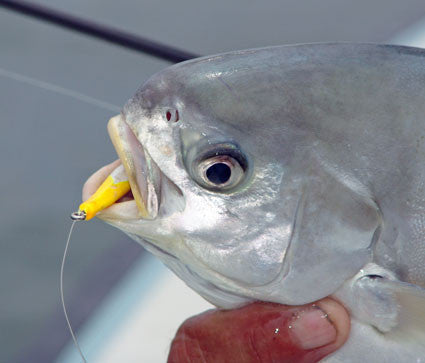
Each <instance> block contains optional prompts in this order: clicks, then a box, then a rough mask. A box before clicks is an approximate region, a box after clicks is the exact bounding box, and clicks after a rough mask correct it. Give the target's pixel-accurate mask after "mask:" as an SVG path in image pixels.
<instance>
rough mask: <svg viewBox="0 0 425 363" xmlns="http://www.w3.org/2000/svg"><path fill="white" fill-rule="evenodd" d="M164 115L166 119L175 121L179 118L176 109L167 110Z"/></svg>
mask: <svg viewBox="0 0 425 363" xmlns="http://www.w3.org/2000/svg"><path fill="white" fill-rule="evenodd" d="M165 117H166V119H167V121H172V122H177V121H179V120H180V116H179V111H178V110H167V112H166V113H165Z"/></svg>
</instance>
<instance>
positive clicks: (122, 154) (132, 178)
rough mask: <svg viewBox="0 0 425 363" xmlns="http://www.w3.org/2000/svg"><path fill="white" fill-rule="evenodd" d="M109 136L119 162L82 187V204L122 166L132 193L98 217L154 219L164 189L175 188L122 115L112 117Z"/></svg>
mask: <svg viewBox="0 0 425 363" xmlns="http://www.w3.org/2000/svg"><path fill="white" fill-rule="evenodd" d="M108 132H109V136H110V138H111V141H112V144H113V145H114V148H115V150H116V152H117V154H118V157H119V160H116V161H114V162H113V163H111V164H109V165H106V166H104V167H103V168H101V169H99V170H98V171H97V172H95V173H94V174H93V175H92V176H91V177H90V178H89V179H88V180H87V182H86V183H85V185H84V187H83V200H86V199H88V198H89V197H90V196H91V195H92V194H93V193H94V192H95V191H96V190H97V188H98V187H99V186H100V185H101V184H102V182H103V181H104V180H105V179H106V178H107V177H108V175H110V174H111V172H113V171H114V170H116V169H117V168H118V167H120V165H122V166H123V167H124V171H125V173H126V175H127V178H128V181H129V184H130V188H131V191H130V192H128V193H127V194H126V195H124V196H123V197H121V198H120V199H119V200H117V201H116V202H115V203H114V204H113V205H111V206H110V207H108V208H106V209H104V210H103V211H101V212H99V213H98V215H97V216H98V217H100V218H101V219H111V218H112V219H151V220H152V219H155V218H157V216H158V213H159V210H160V206H161V194H162V189H163V188H164V187H170V185H171V184H173V183H172V182H171V181H170V180H169V179H168V178H163V174H162V172H161V170H160V169H159V167H158V166H157V164H156V163H155V162H154V161H153V160H152V158H151V157H150V155H149V153H148V152H147V151H146V150H145V148H144V147H143V145H142V144H141V143H140V142H139V140H138V139H137V137H136V136H135V134H134V133H133V131H132V130H131V128H130V127H129V126H128V125H127V123H126V122H125V121H124V117H123V116H122V115H117V116H115V117H112V118H111V119H110V120H109V122H108ZM168 194H169V193H168Z"/></svg>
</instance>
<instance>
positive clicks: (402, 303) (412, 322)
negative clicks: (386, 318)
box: [381, 279, 425, 346]
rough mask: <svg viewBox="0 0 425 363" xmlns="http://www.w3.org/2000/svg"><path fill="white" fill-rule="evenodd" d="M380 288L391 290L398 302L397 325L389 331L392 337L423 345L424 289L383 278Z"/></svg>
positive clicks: (424, 330) (424, 341)
mask: <svg viewBox="0 0 425 363" xmlns="http://www.w3.org/2000/svg"><path fill="white" fill-rule="evenodd" d="M381 285H382V288H383V289H384V290H386V291H388V292H391V293H392V294H393V295H394V297H395V299H396V301H397V304H398V318H397V325H396V326H395V327H394V328H393V329H392V330H391V331H390V332H389V334H390V335H392V336H394V338H397V339H400V338H403V339H408V340H409V341H410V342H413V340H415V341H416V343H419V344H421V345H423V346H425V289H423V288H421V287H419V286H417V285H413V284H409V283H406V282H401V281H392V280H387V279H384V280H383V281H382V282H381Z"/></svg>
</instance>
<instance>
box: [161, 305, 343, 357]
mask: <svg viewBox="0 0 425 363" xmlns="http://www.w3.org/2000/svg"><path fill="white" fill-rule="evenodd" d="M349 330H350V318H349V315H348V313H347V311H346V310H345V309H344V307H343V306H342V305H340V304H339V303H337V302H336V301H335V300H332V299H329V298H326V299H323V300H320V301H318V302H316V303H314V304H308V305H303V306H285V305H279V304H272V303H262V302H257V303H253V304H250V305H247V306H244V307H242V308H239V309H234V310H209V311H207V312H205V313H202V314H200V315H197V316H194V317H192V318H190V319H188V320H186V321H185V322H184V323H183V324H182V325H181V326H180V328H179V330H178V331H177V333H176V336H175V337H174V340H173V342H172V344H171V349H170V353H169V356H168V363H197V362H204V363H212V362H214V363H216V362H229V363H230V362H241V363H242V362H243V363H245V362H246V363H250V362H265V363H266V362H280V363H286V362H288V363H289V362H290V363H294V362H297V363H298V362H300V363H310V362H317V361H319V360H320V359H322V358H324V357H325V356H327V355H329V354H331V353H332V352H334V351H335V350H337V349H338V348H339V347H341V346H342V344H344V342H345V341H346V339H347V338H348V334H349Z"/></svg>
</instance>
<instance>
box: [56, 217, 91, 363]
mask: <svg viewBox="0 0 425 363" xmlns="http://www.w3.org/2000/svg"><path fill="white" fill-rule="evenodd" d="M75 222H77V221H76V220H74V221H73V222H72V224H71V228H70V229H69V233H68V238H67V240H66V244H65V250H64V252H63V257H62V264H61V272H60V294H61V301H62V309H63V313H64V314H65V319H66V323H67V324H68V329H69V332H70V333H71V336H72V340H73V341H74V344H75V346H76V347H77V349H78V352H79V353H80V356H81V359H82V360H83V362H84V363H87V360H86V358H85V356H84V354H83V352H82V350H81V348H80V345H79V344H78V341H77V337H76V336H75V334H74V331H73V330H72V326H71V323H70V321H69V317H68V313H67V311H66V306H65V299H64V296H63V270H64V267H65V260H66V257H67V255H68V246H69V241H70V240H71V235H72V231H73V230H74V225H75Z"/></svg>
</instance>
